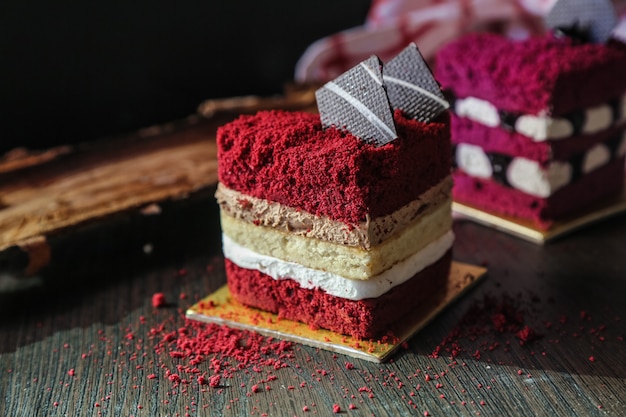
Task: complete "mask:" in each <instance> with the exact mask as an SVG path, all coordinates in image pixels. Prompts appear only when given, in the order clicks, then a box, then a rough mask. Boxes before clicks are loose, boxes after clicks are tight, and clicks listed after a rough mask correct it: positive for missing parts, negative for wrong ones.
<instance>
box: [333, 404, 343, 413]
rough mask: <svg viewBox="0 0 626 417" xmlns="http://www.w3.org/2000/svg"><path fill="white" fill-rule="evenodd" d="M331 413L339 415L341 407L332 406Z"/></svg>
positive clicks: (337, 405)
mask: <svg viewBox="0 0 626 417" xmlns="http://www.w3.org/2000/svg"><path fill="white" fill-rule="evenodd" d="M333 413H335V414H339V413H341V407H340V406H339V404H333Z"/></svg>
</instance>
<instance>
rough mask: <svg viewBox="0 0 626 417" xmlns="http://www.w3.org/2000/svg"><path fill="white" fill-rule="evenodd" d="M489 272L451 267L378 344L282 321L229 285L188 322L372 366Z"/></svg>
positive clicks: (194, 309)
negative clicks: (240, 298)
mask: <svg viewBox="0 0 626 417" xmlns="http://www.w3.org/2000/svg"><path fill="white" fill-rule="evenodd" d="M486 272H487V269H486V268H482V267H479V266H474V265H470V264H465V263H461V262H455V261H453V262H452V266H451V268H450V275H449V277H448V283H447V285H446V287H445V288H442V289H441V291H440V293H438V294H433V297H431V298H430V299H429V300H430V301H428V302H427V303H425V304H423V305H422V306H421V307H420V308H418V309H416V310H414V311H412V312H411V313H409V314H407V315H406V316H405V317H404V318H403V319H402V320H401V321H400V322H398V323H397V324H396V325H394V326H393V327H392V329H391V332H392V334H393V335H394V336H395V337H394V338H393V340H389V339H390V338H389V337H386V338H382V339H380V340H358V339H355V338H352V337H350V336H346V335H342V334H338V333H335V332H331V331H329V330H324V329H312V328H311V327H309V326H308V325H307V324H304V323H299V322H294V321H291V320H287V319H282V318H279V317H278V315H276V314H273V313H269V312H266V311H261V310H258V309H255V308H251V307H247V306H244V305H243V304H241V303H238V302H237V301H235V300H234V299H233V298H232V297H231V295H230V292H229V290H228V287H227V286H226V285H224V286H222V287H221V288H219V289H218V290H217V291H215V292H214V293H212V294H211V295H209V296H207V297H206V298H204V299H202V300H201V301H199V302H198V303H196V304H194V305H193V306H191V307H190V308H189V309H188V310H187V312H186V316H187V318H189V319H191V320H196V321H201V322H206V323H215V324H220V325H226V326H228V327H232V328H236V329H241V330H250V331H254V332H257V333H259V334H262V335H264V336H269V337H274V338H277V339H281V340H287V341H291V342H295V343H300V344H303V345H307V346H311V347H315V348H320V349H324V350H328V351H331V352H336V353H341V354H344V355H347V356H350V357H353V358H358V359H363V360H366V361H370V362H378V363H380V362H384V361H385V360H387V359H389V358H390V357H391V356H392V355H393V353H394V352H395V351H396V350H397V349H398V348H399V347H400V346H401V345H402V344H403V343H404V342H406V341H407V340H408V339H410V338H411V337H412V336H414V335H415V334H416V333H417V332H419V331H420V330H421V329H422V328H424V327H425V326H426V325H427V324H428V323H429V322H430V321H432V320H433V319H434V318H435V317H436V316H437V315H438V314H439V313H441V312H442V311H443V310H444V309H445V308H446V307H447V306H449V305H450V304H452V303H453V302H454V301H456V300H457V299H458V298H459V297H460V296H461V295H463V294H464V293H465V292H467V291H468V290H469V289H470V288H472V287H473V286H474V285H475V284H476V283H478V282H479V281H480V280H481V279H482V278H484V276H485V274H486Z"/></svg>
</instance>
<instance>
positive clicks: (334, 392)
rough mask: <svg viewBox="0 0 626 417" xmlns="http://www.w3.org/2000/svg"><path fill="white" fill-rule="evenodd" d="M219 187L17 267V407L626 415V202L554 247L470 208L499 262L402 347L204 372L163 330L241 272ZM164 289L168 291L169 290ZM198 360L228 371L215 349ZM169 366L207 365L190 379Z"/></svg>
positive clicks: (476, 240)
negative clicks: (509, 326) (524, 333)
mask: <svg viewBox="0 0 626 417" xmlns="http://www.w3.org/2000/svg"><path fill="white" fill-rule="evenodd" d="M183 137H184V136H181V140H182V141H183V142H184V140H183V139H182V138H183ZM64 157H65V156H62V157H61V158H64ZM205 162H206V161H205ZM120 164H122V165H123V161H120ZM206 164H207V165H206V166H209V165H208V162H206ZM67 166H68V167H71V164H69V163H68V165H67ZM27 169H28V168H27ZM185 169H186V168H185ZM26 172H28V171H26ZM111 174H112V175H113V174H114V172H113V173H111ZM189 175H197V174H196V173H190V174H189ZM212 191H213V189H212V188H211V187H208V188H207V189H206V190H205V192H203V193H199V194H198V196H199V197H200V198H197V199H184V200H180V201H172V202H170V203H168V204H163V205H162V206H161V210H162V213H161V215H160V216H146V215H142V214H141V213H139V212H138V211H134V213H135V214H133V215H132V216H120V217H116V221H115V222H110V223H106V224H107V226H106V227H98V225H96V224H93V225H91V226H90V227H89V228H86V229H84V230H83V231H82V232H81V233H79V234H68V235H65V236H61V235H59V236H57V237H56V239H58V240H57V241H55V242H54V243H55V245H54V247H55V248H56V249H55V251H54V252H53V253H52V258H53V259H56V263H54V264H53V265H52V267H50V268H48V269H46V270H45V271H44V273H42V274H41V275H40V276H38V277H37V278H36V279H35V280H34V281H29V284H28V285H13V284H12V282H13V281H11V278H8V277H6V276H4V274H0V415H1V416H65V415H67V416H97V417H100V416H103V417H108V416H116V417H117V416H124V417H126V416H131V415H132V416H135V417H137V416H155V415H163V416H177V415H178V416H186V415H190V416H241V415H252V416H263V415H267V416H288V417H292V416H301V417H302V416H307V415H322V416H326V415H333V406H334V405H337V406H339V407H340V411H341V413H340V414H339V415H346V416H372V415H373V416H398V415H406V416H409V415H425V413H428V415H430V416H475V415H481V416H506V415H512V416H553V415H563V416H620V415H625V414H626V402H625V400H624V399H625V398H626V361H625V360H624V358H626V347H625V345H624V336H626V334H625V333H626V326H625V325H624V321H623V320H624V319H625V318H626V304H625V303H624V302H623V296H624V294H625V293H626V245H625V244H624V242H626V221H625V220H626V218H625V217H624V215H620V216H617V217H614V218H611V219H608V220H606V221H603V222H600V223H597V224H594V225H593V226H592V227H590V228H587V229H584V230H580V231H578V232H576V233H574V234H572V235H568V236H566V237H563V238H562V239H558V240H555V241H553V242H550V243H549V244H547V245H546V246H544V247H541V246H537V245H535V244H532V243H528V242H525V241H523V240H520V239H517V238H515V237H512V236H508V235H505V234H502V233H499V232H497V231H494V230H490V229H488V228H486V227H483V226H479V225H476V224H473V223H471V222H464V221H457V222H456V223H455V225H454V231H455V233H456V236H457V240H456V242H455V246H454V257H455V259H456V260H458V261H461V262H467V263H473V264H478V265H486V266H487V268H488V270H489V272H488V277H487V278H486V280H484V281H483V282H482V283H481V284H480V285H479V286H477V287H476V288H475V289H474V290H472V291H471V292H470V293H468V294H467V295H466V296H465V297H463V298H462V299H461V300H459V301H458V302H456V303H454V304H453V305H452V306H450V307H449V308H448V309H446V310H445V311H444V312H443V313H442V314H441V315H440V316H439V317H438V318H436V319H435V320H434V321H433V322H432V323H431V324H430V325H429V326H427V327H426V328H425V329H424V330H422V331H421V332H420V333H418V335H417V336H415V337H414V338H413V339H411V340H410V342H409V343H408V344H407V346H406V347H405V348H404V349H402V350H400V351H399V352H398V353H397V354H396V355H395V356H394V357H393V359H392V360H391V361H390V362H388V363H384V364H374V363H370V362H365V361H361V360H357V359H351V358H347V357H345V356H342V355H338V354H333V353H332V352H327V351H324V350H319V349H314V348H310V347H305V346H300V345H294V346H293V350H292V354H293V357H290V358H288V359H285V363H286V364H287V365H288V366H287V367H284V368H279V369H274V368H273V367H268V366H259V367H254V366H244V367H243V368H242V369H238V370H236V371H235V372H233V373H232V377H230V378H222V380H221V383H220V384H219V386H218V387H215V388H213V387H210V386H208V385H199V384H198V383H196V382H195V378H196V375H195V374H187V373H185V372H184V370H185V368H184V366H188V365H189V360H185V359H180V358H175V357H171V356H170V355H169V353H168V350H167V349H165V350H164V351H163V350H160V348H159V346H160V345H159V343H160V341H161V340H162V338H163V335H158V336H154V335H151V329H154V328H157V327H158V326H159V325H164V326H165V327H166V328H167V329H169V330H177V329H179V328H182V327H184V326H185V322H184V319H183V313H184V311H185V309H187V308H188V307H189V306H191V305H192V304H194V303H195V302H196V301H197V300H199V299H200V298H202V297H204V296H206V295H207V294H209V293H211V292H213V291H215V290H216V289H217V288H219V287H220V286H222V285H223V284H224V282H225V276H224V269H223V258H222V256H221V249H220V247H221V238H220V229H219V220H218V209H217V204H216V203H215V201H214V200H213V198H212V197H211V194H212ZM137 213H138V214H137ZM137 224H140V227H136V225H137ZM131 226H132V227H131ZM85 227H87V226H85ZM129 231H132V233H130V232H129ZM81 236H82V237H81ZM146 243H151V244H152V245H153V250H150V251H145V250H144V249H145V244H146ZM105 247H107V248H110V247H115V248H117V250H114V251H111V250H104V249H103V248H105ZM156 292H163V293H164V294H165V296H166V299H167V300H168V301H169V304H168V305H167V306H166V307H165V308H160V309H155V308H153V307H152V305H151V297H152V295H153V294H154V293H156ZM489 300H490V301H489ZM487 301H489V302H495V303H496V304H497V303H502V304H505V305H510V306H512V309H513V311H514V312H515V313H516V314H519V315H520V321H521V323H522V324H523V325H529V326H531V327H532V328H533V329H534V330H535V331H536V332H537V333H539V334H540V337H539V338H537V339H536V340H533V341H530V342H529V343H526V344H523V345H521V344H520V343H519V340H518V338H517V337H516V335H515V332H513V331H509V330H506V329H504V330H503V331H497V330H495V329H494V327H493V321H494V319H495V317H496V316H495V315H494V314H493V313H494V311H495V310H493V309H491V310H490V309H489V308H487V307H488V303H487ZM468 329H473V331H468ZM516 330H517V329H516ZM452 343H455V344H456V345H455V347H457V348H458V349H459V350H458V354H457V355H456V357H454V358H453V357H451V356H450V354H449V353H448V352H446V351H445V348H449V347H451V346H452ZM438 347H443V348H442V350H441V351H440V353H439V355H434V354H433V353H434V352H436V350H437V348H438ZM230 362H231V363H232V365H235V363H234V362H233V361H230ZM348 363H349V364H348ZM178 366H183V367H182V368H178ZM197 369H198V370H199V371H200V372H201V373H206V374H207V375H212V374H213V372H214V369H212V368H211V361H210V358H206V360H205V361H203V362H201V363H199V364H198V365H197ZM168 370H170V371H171V370H173V371H174V372H179V373H180V374H181V375H182V376H183V377H185V378H189V381H190V382H189V383H188V384H180V385H178V386H176V385H175V384H173V383H172V381H170V379H169V378H168V375H167V371H168ZM152 374H153V375H154V378H151V377H149V375H152ZM426 375H428V377H427V376H426ZM439 384H441V385H439ZM255 385H256V386H257V387H258V390H255V389H253V387H254V386H255ZM268 388H269V389H268ZM255 391H256V392H255ZM351 404H352V405H353V407H351V406H350V405H351ZM305 409H306V410H307V411H305Z"/></svg>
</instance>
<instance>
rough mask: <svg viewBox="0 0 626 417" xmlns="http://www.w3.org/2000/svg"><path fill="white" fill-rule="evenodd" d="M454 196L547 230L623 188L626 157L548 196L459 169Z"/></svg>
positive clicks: (483, 208) (461, 201) (466, 202)
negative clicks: (566, 217)
mask: <svg viewBox="0 0 626 417" xmlns="http://www.w3.org/2000/svg"><path fill="white" fill-rule="evenodd" d="M453 177H454V189H453V195H454V199H455V200H456V201H458V202H460V203H464V204H468V205H471V206H474V207H477V208H480V209H481V210H485V211H488V212H492V213H495V214H503V215H507V216H512V217H517V218H519V219H526V220H530V221H532V222H534V223H535V224H536V225H537V226H538V227H540V228H542V229H547V228H549V227H550V226H551V224H552V223H553V222H554V221H555V220H559V219H562V218H563V217H565V216H570V215H574V214H576V213H577V212H579V211H581V210H584V209H585V208H587V207H589V206H590V205H592V204H593V203H596V202H598V201H601V200H602V199H604V198H608V197H610V196H612V195H615V194H617V193H619V192H620V191H621V190H622V187H623V183H624V157H621V158H618V159H616V160H614V161H612V162H610V163H609V164H607V165H605V166H603V167H601V168H598V169H597V170H595V171H593V172H591V173H589V174H587V175H585V176H583V177H581V178H580V179H579V180H578V181H576V182H574V183H572V184H570V185H568V186H565V187H563V188H561V189H560V190H558V191H557V192H555V193H554V194H553V195H551V196H550V197H548V198H547V199H544V198H539V197H533V196H531V195H529V194H526V193H523V192H521V191H517V190H515V189H513V188H507V187H505V186H503V185H500V184H498V183H497V182H495V181H492V180H481V179H478V178H474V177H470V176H468V175H467V174H465V173H463V172H461V171H458V170H457V171H455V172H454V174H453Z"/></svg>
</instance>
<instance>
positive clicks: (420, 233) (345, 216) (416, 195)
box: [216, 46, 454, 338]
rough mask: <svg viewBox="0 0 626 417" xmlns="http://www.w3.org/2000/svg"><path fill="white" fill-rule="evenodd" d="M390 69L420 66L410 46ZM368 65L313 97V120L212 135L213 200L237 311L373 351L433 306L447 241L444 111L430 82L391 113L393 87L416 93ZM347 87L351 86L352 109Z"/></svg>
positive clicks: (280, 120)
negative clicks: (272, 317)
mask: <svg viewBox="0 0 626 417" xmlns="http://www.w3.org/2000/svg"><path fill="white" fill-rule="evenodd" d="M401 55H402V56H400V55H399V57H401V58H402V59H411V60H413V59H418V58H420V57H421V56H420V55H419V52H418V51H417V49H416V48H415V47H414V46H411V47H410V48H408V51H407V50H405V51H404V52H403V54H401ZM378 62H379V61H377V58H371V59H370V60H368V61H367V62H364V63H362V64H361V66H358V67H355V69H353V70H352V72H349V73H347V74H346V75H345V77H343V78H342V77H340V78H338V79H337V80H335V81H334V82H331V83H332V84H331V83H329V84H327V85H326V86H324V87H323V88H322V89H320V91H318V108H319V110H320V115H317V114H308V113H301V112H285V111H265V112H259V113H257V114H256V115H248V116H241V117H239V118H238V119H237V120H235V121H233V122H231V123H229V124H227V125H225V126H223V127H221V128H220V129H219V130H218V135H217V142H218V160H219V181H220V182H219V185H218V191H217V193H216V197H217V200H218V202H219V204H220V209H221V221H222V231H223V249H224V256H225V258H226V273H227V282H228V286H229V290H230V292H231V294H232V296H233V297H234V298H235V299H236V300H238V301H239V302H241V303H243V304H246V305H248V306H252V307H256V308H259V309H263V310H266V311H271V312H273V313H277V314H278V315H279V317H283V318H287V319H291V320H296V321H301V322H304V323H307V324H309V325H310V326H311V327H314V328H318V327H319V328H325V329H329V330H332V331H335V332H339V333H342V334H347V335H350V336H353V337H356V338H372V337H377V336H381V335H383V334H385V333H386V332H388V331H389V329H390V326H392V325H393V323H395V322H397V321H398V320H400V319H401V318H402V316H404V315H405V314H407V313H408V312H409V311H410V310H412V309H415V308H416V307H418V306H419V305H420V304H421V303H423V302H424V301H425V300H427V299H429V298H432V297H436V296H437V295H436V294H437V293H438V292H439V293H441V291H438V290H440V289H441V288H442V286H444V285H445V284H446V282H447V276H448V272H449V267H450V261H451V248H452V243H453V240H454V237H453V234H452V232H451V224H452V219H451V213H450V204H451V188H452V180H451V176H450V169H451V161H450V157H449V155H450V154H451V152H452V150H451V143H450V130H449V116H448V113H447V112H443V110H444V109H445V105H444V104H447V103H446V102H445V100H443V95H442V94H441V91H440V90H439V86H438V84H436V83H434V79H433V78H432V75H431V74H430V72H428V77H430V78H429V81H431V82H432V83H434V84H432V83H431V84H430V86H427V87H425V88H423V89H422V87H415V88H417V89H418V90H419V91H422V92H423V91H424V90H425V91H426V92H425V93H422V92H417V93H415V92H411V93H410V94H409V96H410V97H411V100H412V101H411V102H410V103H405V102H403V100H404V99H403V98H398V97H399V96H397V95H394V94H395V93H399V94H400V93H401V92H398V91H396V92H394V87H393V86H391V84H393V83H396V84H397V85H402V86H411V85H412V84H411V83H412V82H414V81H415V80H413V79H411V78H410V77H408V78H407V77H405V78H403V80H404V81H403V82H397V80H398V79H399V78H398V77H401V76H402V74H396V73H395V72H394V68H395V67H394V61H391V62H390V63H387V64H386V65H385V66H383V65H382V64H380V65H379V64H378ZM387 67H388V72H385V71H384V69H385V68H387ZM421 76H423V74H422V75H421ZM348 77H351V78H350V79H352V80H354V79H355V78H356V79H359V77H362V79H359V81H358V83H359V85H360V86H361V87H360V88H359V89H357V90H358V91H361V92H363V91H365V94H364V96H359V95H358V94H359V93H357V92H355V90H350V89H349V87H348V83H347V82H346V79H348ZM372 81H373V82H372ZM368 83H369V84H368ZM433 85H436V90H433ZM381 94H382V95H381ZM402 94H403V93H402ZM402 94H400V96H402ZM373 96H376V97H377V98H376V99H375V100H374V101H375V102H369V101H367V100H369V99H370V98H371V97H373ZM416 96H417V98H416ZM424 97H426V98H424ZM424 103H427V104H424ZM437 106H438V107H439V108H438V109H434V107H437ZM407 108H409V109H410V110H409V111H407V110H406V109H407ZM335 111H338V112H339V113H340V119H336V118H335V116H336V115H335V114H332V113H333V112H335ZM329 112H330V113H329ZM416 115H417V116H416ZM362 116H363V117H365V118H364V119H360V118H361V117H362ZM344 120H345V122H344ZM329 121H331V122H329ZM354 131H359V132H361V133H360V134H359V136H356V135H355V134H354V133H353V132H354Z"/></svg>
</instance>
